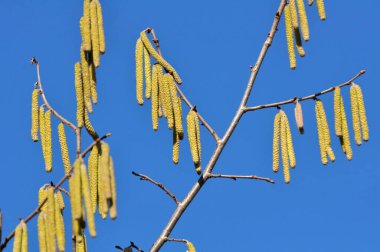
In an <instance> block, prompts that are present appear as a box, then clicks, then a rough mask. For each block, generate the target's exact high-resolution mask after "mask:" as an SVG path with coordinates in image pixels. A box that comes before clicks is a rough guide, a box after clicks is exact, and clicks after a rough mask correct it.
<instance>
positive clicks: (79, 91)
mask: <svg viewBox="0 0 380 252" xmlns="http://www.w3.org/2000/svg"><path fill="white" fill-rule="evenodd" d="M75 93H76V96H77V124H78V127H79V128H82V127H83V118H84V96H83V83H82V73H81V65H80V63H79V62H77V63H75Z"/></svg>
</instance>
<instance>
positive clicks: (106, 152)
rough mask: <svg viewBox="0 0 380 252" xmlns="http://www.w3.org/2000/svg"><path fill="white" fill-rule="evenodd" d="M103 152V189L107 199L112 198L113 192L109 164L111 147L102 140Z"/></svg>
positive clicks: (101, 164) (101, 166)
mask: <svg viewBox="0 0 380 252" xmlns="http://www.w3.org/2000/svg"><path fill="white" fill-rule="evenodd" d="M101 148H102V151H101V154H100V160H99V162H100V170H101V174H102V176H101V178H102V180H103V190H104V192H103V193H104V195H105V198H106V200H107V201H108V200H112V192H111V181H110V173H109V165H110V148H109V145H108V144H107V143H104V142H102V144H101Z"/></svg>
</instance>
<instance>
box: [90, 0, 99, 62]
mask: <svg viewBox="0 0 380 252" xmlns="http://www.w3.org/2000/svg"><path fill="white" fill-rule="evenodd" d="M90 19H91V48H92V57H93V58H92V59H93V62H94V66H95V67H99V66H100V48H99V28H98V15H97V7H96V3H95V1H91V3H90Z"/></svg>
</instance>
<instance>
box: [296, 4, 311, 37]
mask: <svg viewBox="0 0 380 252" xmlns="http://www.w3.org/2000/svg"><path fill="white" fill-rule="evenodd" d="M297 7H298V13H299V15H300V27H301V32H302V37H303V39H304V40H305V41H308V40H309V39H310V33H309V24H308V21H307V15H306V9H305V4H304V0H297Z"/></svg>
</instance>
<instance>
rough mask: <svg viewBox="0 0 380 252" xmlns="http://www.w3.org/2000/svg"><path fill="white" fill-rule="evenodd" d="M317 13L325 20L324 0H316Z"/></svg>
mask: <svg viewBox="0 0 380 252" xmlns="http://www.w3.org/2000/svg"><path fill="white" fill-rule="evenodd" d="M316 4H317V9H318V15H319V18H320V19H321V20H326V10H325V3H324V0H316Z"/></svg>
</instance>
